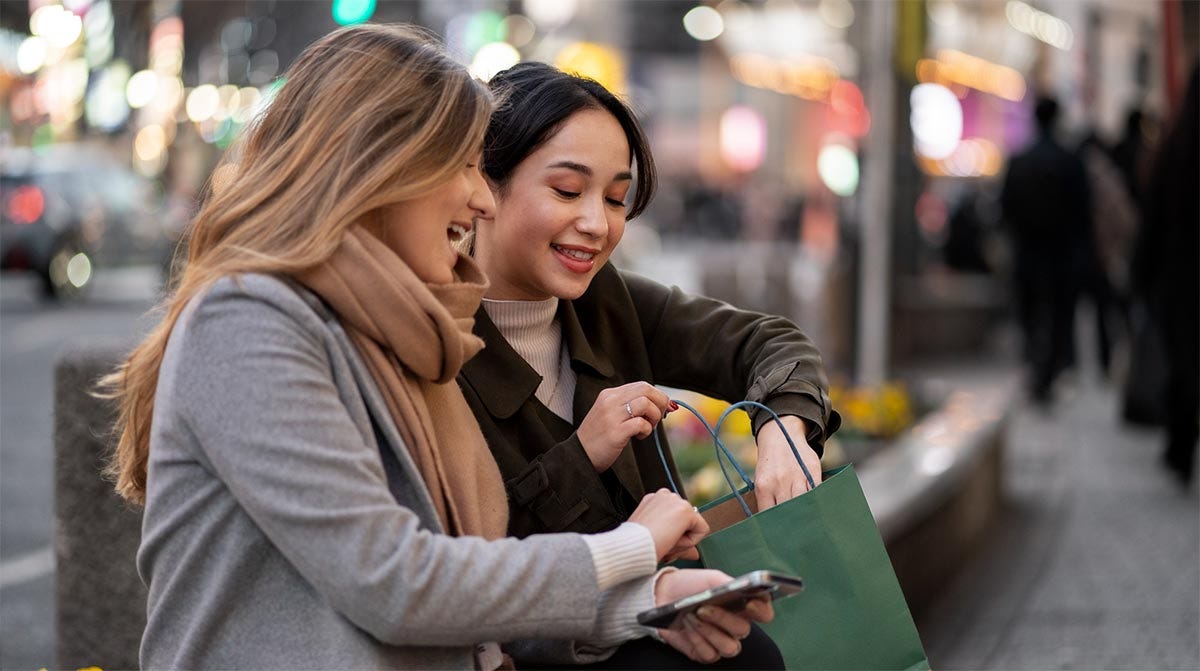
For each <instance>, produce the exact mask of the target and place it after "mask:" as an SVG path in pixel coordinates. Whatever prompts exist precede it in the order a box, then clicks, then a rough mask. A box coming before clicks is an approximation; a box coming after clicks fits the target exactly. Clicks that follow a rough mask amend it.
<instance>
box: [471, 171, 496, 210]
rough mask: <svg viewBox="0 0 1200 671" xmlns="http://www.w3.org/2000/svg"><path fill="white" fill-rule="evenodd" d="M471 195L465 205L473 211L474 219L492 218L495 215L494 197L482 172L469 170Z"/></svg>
mask: <svg viewBox="0 0 1200 671" xmlns="http://www.w3.org/2000/svg"><path fill="white" fill-rule="evenodd" d="M470 185H471V195H470V197H469V198H468V199H467V207H470V208H471V210H473V211H474V216H475V218H476V219H494V218H495V217H496V199H495V197H493V196H492V190H491V188H490V187H489V186H488V183H487V180H485V179H484V178H483V173H482V172H480V171H479V170H472V171H471V181H470Z"/></svg>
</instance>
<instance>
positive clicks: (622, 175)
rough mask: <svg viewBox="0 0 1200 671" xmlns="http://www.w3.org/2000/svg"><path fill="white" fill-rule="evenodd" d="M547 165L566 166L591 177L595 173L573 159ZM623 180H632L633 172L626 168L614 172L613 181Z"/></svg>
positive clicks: (553, 166) (552, 166)
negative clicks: (622, 170)
mask: <svg viewBox="0 0 1200 671" xmlns="http://www.w3.org/2000/svg"><path fill="white" fill-rule="evenodd" d="M549 167H551V168H566V169H567V170H574V171H575V172H577V173H580V174H582V175H587V176H588V177H591V176H593V175H594V174H595V173H594V172H593V171H592V169H591V168H590V167H588V166H586V165H584V164H582V163H576V162H575V161H559V162H557V163H551V164H550V166H549ZM625 180H630V181H632V180H633V173H631V172H629V171H628V170H625V171H624V172H618V173H617V174H616V176H614V177H613V181H614V182H622V181H625Z"/></svg>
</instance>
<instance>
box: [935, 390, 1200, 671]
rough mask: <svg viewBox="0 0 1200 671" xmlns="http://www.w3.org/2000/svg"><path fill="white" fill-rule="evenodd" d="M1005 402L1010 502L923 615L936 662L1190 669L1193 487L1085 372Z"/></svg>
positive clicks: (1197, 634)
mask: <svg viewBox="0 0 1200 671" xmlns="http://www.w3.org/2000/svg"><path fill="white" fill-rule="evenodd" d="M1082 378H1083V379H1081V380H1079V381H1077V382H1075V383H1074V384H1070V385H1066V386H1067V389H1066V390H1065V393H1063V394H1060V397H1059V402H1058V404H1057V405H1056V406H1055V407H1054V408H1053V410H1052V411H1051V412H1049V413H1047V412H1044V411H1041V410H1038V409H1036V408H1031V407H1028V406H1026V405H1021V406H1020V407H1018V408H1017V409H1016V411H1015V413H1014V422H1013V423H1012V426H1011V430H1010V434H1009V444H1008V452H1007V463H1006V466H1005V468H1006V476H1007V503H1006V506H1005V510H1004V513H1003V514H1002V515H1001V519H1000V520H999V522H998V523H997V524H996V526H995V528H994V530H993V532H992V534H991V538H990V540H989V542H988V543H987V544H986V545H985V547H983V548H981V550H980V552H979V554H978V555H977V557H976V558H975V559H974V560H973V561H972V562H970V563H969V564H968V565H967V566H965V567H964V569H963V571H962V573H960V574H959V575H958V576H957V578H956V579H955V580H954V581H953V582H951V583H950V585H949V588H948V589H947V591H946V593H945V594H944V595H943V596H942V598H941V599H940V600H939V601H938V602H936V603H935V604H934V605H933V607H931V608H930V610H929V612H928V613H927V614H926V616H925V617H923V618H922V621H921V622H920V623H919V627H920V629H921V632H922V636H923V637H924V638H925V642H926V648H927V652H928V653H929V659H930V661H931V662H932V665H933V668H935V669H938V670H946V669H1087V670H1089V671H1092V670H1095V671H1100V670H1104V669H1200V498H1198V496H1197V488H1196V486H1195V484H1193V486H1192V487H1191V489H1190V490H1188V491H1183V490H1181V489H1180V488H1179V487H1178V486H1177V484H1176V482H1175V481H1174V480H1172V479H1170V478H1168V476H1167V474H1166V472H1165V471H1164V470H1163V469H1162V468H1161V467H1160V466H1159V464H1158V456H1159V451H1160V449H1161V438H1160V435H1159V434H1158V433H1157V432H1155V431H1151V430H1144V429H1135V428H1132V427H1128V426H1123V425H1122V424H1121V423H1120V422H1119V421H1118V420H1117V419H1116V418H1117V416H1118V413H1117V408H1118V397H1119V395H1118V394H1116V393H1115V392H1114V391H1113V390H1112V389H1111V388H1109V387H1107V386H1105V385H1104V384H1103V383H1101V381H1100V380H1098V379H1096V375H1095V374H1094V373H1091V374H1088V372H1087V371H1085V374H1084V375H1083V376H1082Z"/></svg>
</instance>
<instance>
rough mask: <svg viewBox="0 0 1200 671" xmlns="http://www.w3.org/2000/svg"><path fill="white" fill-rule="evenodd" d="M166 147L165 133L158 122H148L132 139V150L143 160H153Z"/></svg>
mask: <svg viewBox="0 0 1200 671" xmlns="http://www.w3.org/2000/svg"><path fill="white" fill-rule="evenodd" d="M166 147H167V133H166V131H164V130H163V127H162V126H160V125H158V124H150V125H149V126H146V127H145V128H143V129H141V130H140V131H138V134H137V137H135V138H134V139H133V152H134V153H135V154H137V157H138V158H139V159H141V160H143V161H153V160H155V159H157V158H158V156H159V155H160V154H162V152H163V150H164V149H166Z"/></svg>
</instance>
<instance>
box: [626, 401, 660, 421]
mask: <svg viewBox="0 0 1200 671" xmlns="http://www.w3.org/2000/svg"><path fill="white" fill-rule="evenodd" d="M629 407H630V409H632V410H633V414H634V416H638V417H644V418H645V419H646V421H648V422H650V423H651V424H653V425H656V426H657V425H658V423H659V422H661V421H662V418H663V411H662V408H660V407H658V406H657V405H654V402H653V401H651V400H650V399H648V398H646V397H645V396H638V397H637V398H634V399H633V400H632V401H630V402H629Z"/></svg>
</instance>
